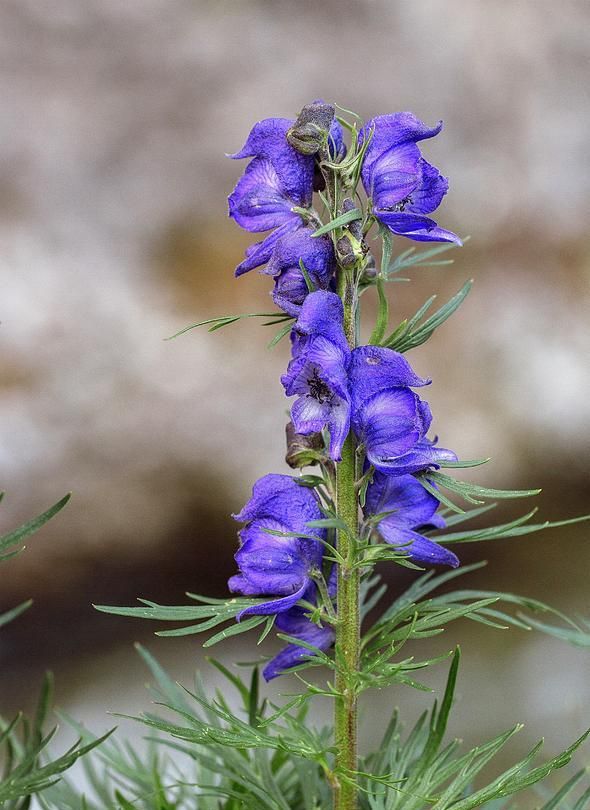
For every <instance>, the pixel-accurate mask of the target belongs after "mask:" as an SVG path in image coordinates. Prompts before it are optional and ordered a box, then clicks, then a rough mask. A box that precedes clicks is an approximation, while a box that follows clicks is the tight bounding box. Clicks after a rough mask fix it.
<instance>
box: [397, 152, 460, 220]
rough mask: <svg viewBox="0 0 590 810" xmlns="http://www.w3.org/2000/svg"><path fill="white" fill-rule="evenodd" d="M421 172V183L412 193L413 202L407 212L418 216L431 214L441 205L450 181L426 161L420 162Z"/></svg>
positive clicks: (411, 201)
mask: <svg viewBox="0 0 590 810" xmlns="http://www.w3.org/2000/svg"><path fill="white" fill-rule="evenodd" d="M420 171H421V179H420V183H419V184H418V186H417V188H416V189H415V190H414V191H413V192H412V194H411V200H409V202H408V205H407V206H406V209H405V210H407V211H413V212H415V213H418V214H430V212H431V211H434V210H435V209H437V208H438V206H439V205H440V204H441V202H442V198H443V197H444V196H445V194H446V193H447V191H448V190H449V181H448V179H447V178H446V177H443V176H442V174H441V173H440V172H439V170H438V169H437V168H436V167H435V166H432V165H431V164H430V163H427V162H426V161H425V160H424V159H422V160H421V161H420Z"/></svg>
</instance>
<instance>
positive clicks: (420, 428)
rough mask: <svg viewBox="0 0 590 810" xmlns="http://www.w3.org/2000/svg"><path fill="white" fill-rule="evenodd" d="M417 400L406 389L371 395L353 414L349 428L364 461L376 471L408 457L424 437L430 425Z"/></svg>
mask: <svg viewBox="0 0 590 810" xmlns="http://www.w3.org/2000/svg"><path fill="white" fill-rule="evenodd" d="M421 405H422V403H421V401H420V399H419V398H418V397H417V396H416V394H414V392H413V391H410V390H409V389H407V388H391V389H389V390H387V391H382V392H381V393H379V394H375V395H374V396H373V397H371V398H370V399H369V400H368V401H366V402H365V403H364V404H363V406H362V407H361V408H360V409H358V410H355V411H353V427H354V430H355V432H356V434H357V437H358V438H359V440H360V441H362V442H364V444H365V446H366V452H367V458H368V460H369V462H370V463H371V464H373V466H374V467H376V468H377V469H385V470H386V469H387V463H388V462H389V461H390V460H392V459H396V458H398V457H399V456H403V455H404V454H405V453H408V452H409V451H410V450H411V449H412V448H413V447H414V445H415V444H416V443H417V442H418V441H419V440H420V439H422V438H423V437H424V435H425V433H426V432H427V431H428V428H429V426H430V423H429V422H427V421H425V419H424V415H425V412H424V409H423V408H422V407H421Z"/></svg>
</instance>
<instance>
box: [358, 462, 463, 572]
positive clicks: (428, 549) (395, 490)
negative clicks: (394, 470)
mask: <svg viewBox="0 0 590 810" xmlns="http://www.w3.org/2000/svg"><path fill="white" fill-rule="evenodd" d="M438 507H439V502H438V500H437V499H436V498H435V497H434V495H431V494H430V493H429V492H427V491H426V490H425V489H424V487H423V486H422V484H420V482H419V481H417V480H416V479H415V478H414V477H413V476H412V475H401V476H392V475H384V474H383V473H380V472H376V473H375V475H374V478H373V481H372V483H371V484H370V485H369V487H368V489H367V499H366V503H365V509H364V512H365V516H367V517H368V516H369V515H379V514H382V513H383V512H390V511H391V512H392V514H390V515H387V516H386V517H384V518H383V519H382V520H381V521H380V522H379V525H378V531H379V533H380V534H381V536H382V538H383V539H384V540H385V542H386V543H390V544H391V545H393V546H399V547H400V551H401V552H403V553H404V554H407V555H408V557H409V559H410V560H413V561H414V562H417V563H423V564H425V565H450V566H451V567H452V568H456V567H457V566H458V565H459V560H458V558H457V557H456V555H455V554H453V553H452V552H451V551H448V549H446V548H443V547H442V546H440V545H439V544H438V543H436V542H435V541H434V540H431V539H429V538H428V537H424V535H422V534H420V533H419V531H417V530H419V529H420V528H425V527H436V528H439V529H442V528H444V526H445V521H444V520H443V518H442V517H440V515H437V514H436V510H437V509H438Z"/></svg>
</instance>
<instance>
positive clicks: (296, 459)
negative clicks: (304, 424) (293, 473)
mask: <svg viewBox="0 0 590 810" xmlns="http://www.w3.org/2000/svg"><path fill="white" fill-rule="evenodd" d="M285 433H286V438H287V455H286V456H285V461H286V462H287V464H288V465H289V467H291V468H292V469H294V470H295V469H297V468H298V467H311V466H313V465H314V464H317V463H318V462H317V455H318V453H321V452H322V450H323V449H324V440H323V439H322V434H321V433H310V434H309V436H303V435H302V434H301V433H296V432H295V426H294V425H293V422H288V424H287V426H286V428H285Z"/></svg>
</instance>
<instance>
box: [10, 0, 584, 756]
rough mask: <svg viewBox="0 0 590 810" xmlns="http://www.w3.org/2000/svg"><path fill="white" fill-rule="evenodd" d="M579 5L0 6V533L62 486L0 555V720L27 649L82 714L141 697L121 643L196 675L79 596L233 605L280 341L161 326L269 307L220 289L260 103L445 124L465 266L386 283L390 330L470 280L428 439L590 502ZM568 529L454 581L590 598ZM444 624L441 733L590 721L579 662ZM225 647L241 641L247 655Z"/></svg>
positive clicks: (276, 402)
mask: <svg viewBox="0 0 590 810" xmlns="http://www.w3.org/2000/svg"><path fill="white" fill-rule="evenodd" d="M589 23H590V7H589V6H588V3H587V2H585V0H579V2H576V0H562V2H561V3H560V5H559V12H558V13H557V12H556V10H555V7H554V5H553V4H551V3H549V2H548V0H547V2H545V0H540V2H534V1H533V0H510V2H509V0H488V2H486V3H473V2H468V0H445V2H443V0H422V2H420V3H409V2H395V0H374V1H373V2H371V1H370V0H364V1H363V0H346V2H344V1H343V0H326V1H325V2H320V3H317V2H314V3H312V2H307V1H306V0H300V2H298V3H296V4H294V3H292V2H286V0H285V1H284V2H283V1H281V0H272V1H271V0H267V1H264V0H258V1H257V2H256V1H255V0H242V2H239V3H236V2H229V0H228V1H226V2H224V1H223V0H216V1H215V0H141V2H138V0H53V2H52V3H50V4H47V3H42V2H35V0H4V2H3V3H2V4H1V5H0V273H1V295H0V320H1V321H2V323H1V326H0V339H1V342H2V352H1V356H0V476H1V485H2V489H5V490H7V495H6V498H5V501H4V504H3V505H2V511H1V513H0V517H1V525H2V528H3V529H4V530H8V529H10V528H13V527H14V526H16V525H18V524H19V522H24V521H25V520H27V519H29V518H30V517H32V516H33V515H34V514H38V513H39V512H41V511H42V510H43V509H45V508H46V507H47V506H49V505H50V504H51V503H53V502H54V501H56V500H58V498H59V497H61V496H62V495H63V494H64V492H66V491H68V490H73V493H74V496H73V499H72V501H71V503H70V505H69V506H68V507H67V509H66V510H65V511H64V512H63V513H62V514H60V515H59V517H58V518H56V519H55V520H54V521H52V522H51V523H50V524H49V525H48V526H47V527H46V528H44V529H43V531H42V533H41V534H39V535H38V536H36V537H35V538H33V539H32V540H31V541H30V543H29V548H28V550H27V551H26V552H25V554H24V555H22V556H21V557H19V558H18V559H17V560H15V561H13V562H11V563H9V564H8V565H6V566H3V568H2V572H1V576H2V579H1V587H0V609H2V608H8V607H10V606H13V605H14V604H16V603H17V602H18V601H19V600H24V599H25V598H27V597H29V596H33V597H34V599H35V604H34V606H33V607H32V609H31V610H29V611H28V612H27V613H26V614H25V615H24V616H23V617H21V618H20V619H19V620H18V621H17V622H15V623H14V624H12V625H11V626H10V627H7V628H6V629H3V631H2V634H1V636H0V696H1V706H0V711H1V712H2V713H5V714H9V713H10V712H12V711H13V710H14V709H15V708H17V707H21V706H28V705H30V702H31V698H32V695H33V694H34V693H35V692H36V690H37V687H38V685H39V682H40V679H41V676H42V673H43V671H44V670H45V669H46V668H51V669H52V670H53V671H54V672H55V674H56V677H57V684H58V698H59V702H60V704H61V705H62V706H64V707H65V708H66V709H67V710H68V711H70V712H71V713H72V714H74V715H75V716H77V717H79V718H81V719H82V720H84V721H86V722H87V723H88V724H89V725H91V726H92V727H93V728H94V729H96V730H97V731H98V730H101V729H103V728H105V727H106V726H109V725H110V724H111V722H110V719H109V718H107V717H106V716H105V711H106V710H114V711H134V710H140V709H142V708H145V707H146V706H147V697H146V695H145V694H144V690H143V682H144V680H145V678H146V675H145V672H144V670H143V669H142V666H141V664H140V663H139V661H138V660H137V658H136V655H135V653H134V651H133V648H132V643H131V642H132V641H133V640H138V639H139V640H142V641H144V642H145V643H147V644H148V646H149V648H150V650H152V652H155V653H156V655H158V656H159V657H160V658H161V659H162V660H163V661H164V662H165V663H166V664H167V665H168V666H169V668H170V669H171V671H172V672H173V674H174V675H175V677H178V678H179V679H180V680H183V681H184V682H185V683H188V682H189V681H190V678H191V675H192V671H193V669H194V667H195V666H202V667H204V672H205V676H206V678H208V679H210V681H211V682H214V681H215V680H216V679H215V678H214V676H213V674H212V670H211V669H210V668H208V665H207V664H206V663H205V662H204V659H203V656H202V653H201V651H200V645H199V640H198V639H196V638H191V637H189V638H187V639H183V640H177V641H172V640H166V639H156V638H154V637H153V636H152V635H151V633H152V631H153V630H154V629H157V627H155V626H153V625H148V624H146V623H141V622H135V621H134V620H130V619H121V618H115V617H108V616H104V615H101V614H98V613H96V612H95V611H93V609H92V607H91V603H92V602H95V603H101V602H102V603H108V604H132V603H133V601H134V599H135V598H136V597H137V596H142V597H145V598H150V599H153V600H155V601H161V602H165V603H170V604H183V603H184V602H185V597H184V591H186V590H191V591H197V592H205V593H207V594H209V595H222V594H224V592H225V581H226V579H227V577H228V576H229V575H230V574H231V573H233V570H234V566H233V560H232V555H233V552H234V550H235V547H236V537H235V528H236V527H235V525H234V524H233V521H232V520H231V518H230V517H229V515H230V513H231V512H235V511H238V509H239V508H240V507H241V505H242V504H243V502H244V501H245V499H246V498H247V497H248V495H249V492H250V488H251V485H252V483H253V481H254V480H255V479H256V478H257V477H259V476H260V475H263V474H264V473H266V472H269V471H275V472H286V471H287V468H286V467H285V466H284V463H283V455H284V446H283V428H284V423H285V413H286V408H287V402H286V400H285V399H284V396H283V393H282V388H281V386H280V383H279V375H280V373H281V371H282V370H283V368H284V367H285V364H286V362H287V359H288V346H287V345H286V343H280V344H279V345H278V346H277V347H276V348H274V349H273V350H272V351H267V349H266V343H267V341H268V340H269V338H270V337H271V334H269V333H268V330H266V329H263V328H261V327H260V326H259V325H257V324H256V323H254V322H252V321H250V322H245V323H241V324H236V325H233V326H230V327H228V328H227V329H225V330H222V331H221V332H217V333H214V334H208V333H207V332H204V331H200V330H199V331H193V332H189V333H188V334H186V335H184V336H183V337H180V338H178V339H176V340H174V341H170V342H166V341H165V340H164V338H166V337H167V336H169V335H171V334H172V333H174V332H176V331H177V330H178V329H180V328H182V327H183V326H185V325H187V324H189V323H193V322H195V321H198V320H201V319H204V318H207V317H212V316H215V315H220V314H226V313H233V312H248V311H264V310H265V309H267V308H268V306H269V303H270V299H269V298H268V292H269V289H270V285H269V281H268V279H266V278H264V277H259V276H257V275H256V274H255V273H252V274H250V275H248V276H245V277H242V278H240V279H239V280H235V279H234V278H233V269H234V267H235V265H236V264H237V263H238V262H239V261H240V258H241V256H242V254H243V250H244V248H245V246H246V245H247V244H249V242H251V241H252V239H251V238H250V237H249V236H248V235H247V234H244V233H241V232H240V230H239V229H238V227H237V226H236V225H235V224H234V223H232V222H231V221H229V220H228V219H227V216H226V197H227V195H228V193H229V192H230V191H231V189H232V187H233V185H234V183H235V182H236V180H237V177H238V174H239V172H240V171H241V170H242V168H243V164H236V163H232V162H231V161H229V160H226V159H225V157H224V153H229V152H234V151H236V150H237V149H239V148H240V146H241V145H242V143H243V141H244V140H245V138H246V136H247V134H248V132H249V129H250V127H251V125H252V123H253V122H254V121H256V120H258V119H260V118H264V117H268V116H285V117H295V116H296V114H297V112H298V111H299V109H300V108H301V106H302V105H303V104H305V103H307V102H309V101H311V100H313V99H315V98H318V97H322V98H324V99H327V100H333V101H336V102H338V103H339V104H341V105H343V106H344V107H348V108H351V109H354V110H355V111H357V112H358V113H359V114H360V115H361V116H363V117H370V116H372V115H375V114H380V113H387V112H392V111H396V110H412V111H414V112H415V113H416V114H417V115H418V116H419V117H421V118H422V119H424V120H425V121H427V122H429V123H433V122H435V121H437V120H438V119H439V118H443V119H444V121H445V130H444V132H443V134H442V135H441V136H439V137H438V138H437V139H436V140H435V141H432V142H427V143H425V144H424V147H423V149H424V153H425V156H426V157H427V158H428V159H429V160H431V161H432V162H433V163H434V164H435V165H437V166H438V167H440V169H441V170H442V171H443V173H444V174H447V175H449V176H450V180H451V191H450V193H449V195H448V196H447V198H446V199H445V201H444V202H443V204H442V206H441V207H440V209H439V211H438V216H437V218H438V220H439V222H440V223H441V225H442V226H443V227H446V228H450V229H452V230H454V231H457V232H458V233H460V234H461V235H471V240H470V241H469V243H468V244H467V245H466V246H465V248H464V249H463V250H461V251H455V252H454V253H453V257H454V258H455V264H454V265H452V266H450V267H445V268H432V269H423V270H416V271H415V272H414V273H412V282H411V284H399V285H393V288H392V290H391V293H392V295H393V296H394V298H393V311H394V318H395V319H398V320H401V319H402V318H403V317H405V316H407V315H409V314H411V313H413V312H414V311H415V309H416V308H417V307H418V306H419V305H420V304H421V303H422V302H423V301H424V300H425V298H427V297H428V296H429V295H431V294H432V293H433V292H435V293H437V295H439V296H440V299H441V300H443V301H444V300H446V299H447V298H448V297H450V296H451V295H452V294H454V293H455V292H456V291H457V290H458V289H459V288H460V287H461V285H462V284H463V282H464V281H465V280H466V279H467V278H470V277H473V278H474V279H475V286H474V289H473V292H472V293H471V295H470V296H469V298H468V299H467V301H466V302H465V304H464V305H463V307H462V309H461V311H460V313H458V314H457V315H455V316H454V317H453V319H452V320H451V321H449V322H448V323H447V324H445V326H444V327H442V328H441V330H440V332H439V333H438V334H437V336H436V338H435V339H434V340H433V341H431V342H430V343H428V344H427V345H426V346H424V347H421V348H420V349H418V350H416V351H414V352H413V353H412V362H413V365H414V366H415V368H416V369H417V371H418V373H420V374H423V375H429V376H432V377H433V378H434V384H433V385H432V386H431V388H430V389H429V391H428V399H429V401H430V403H431V405H432V408H433V411H434V414H435V423H434V428H435V431H436V432H437V433H438V434H439V435H440V437H441V442H442V444H443V446H447V447H452V448H454V449H455V450H456V451H457V452H458V453H459V454H460V456H462V457H463V458H477V457H482V456H483V457H486V456H492V457H493V462H492V463H490V464H489V465H487V466H486V467H484V468H479V469H478V470H477V471H472V473H473V475H474V477H475V475H476V477H477V481H478V482H480V483H482V484H485V485H490V486H501V487H527V488H528V487H532V486H539V487H543V490H544V491H543V494H542V496H541V497H539V498H538V499H537V505H538V506H539V507H540V514H541V516H542V517H543V518H547V519H553V520H555V519H559V518H562V517H571V516H574V515H579V514H584V513H586V512H588V511H590V509H589V505H588V501H589V498H588V494H589V481H588V467H589V464H588V458H589V451H590V430H589V421H590V420H589V410H588V406H587V401H588V395H589V394H590V372H589V368H588V357H589V354H590V352H589V349H590V330H589V328H588V315H589V313H590V271H589V258H590V240H589V238H588V218H589V214H590V194H589V188H590V161H588V121H589V113H590V98H589V96H590V92H589V90H590V83H589V82H588V62H589V52H590V51H589V48H590V25H589ZM398 247H399V248H401V245H399V246H398ZM403 247H406V245H405V244H404V245H403ZM468 472H469V471H468ZM527 508H530V507H529V504H528V503H526V504H523V503H522V502H513V503H512V505H509V506H508V508H506V509H505V508H504V507H503V508H502V510H501V512H500V513H499V514H498V518H503V517H506V516H508V515H512V516H517V515H518V514H522V513H523V512H525V511H527ZM588 534H589V529H588V528H587V527H585V525H584V524H582V525H581V526H579V527H574V528H572V529H569V530H568V529H564V530H555V531H549V532H546V533H543V534H540V535H537V536H534V537H532V538H522V539H516V540H513V541H500V542H498V543H496V544H493V545H483V544H480V545H477V546H475V545H473V546H471V547H469V546H463V547H461V549H460V552H462V559H463V560H464V561H465V562H469V561H474V560H477V559H481V558H485V559H487V560H489V565H488V566H487V568H486V569H485V570H484V571H480V572H478V573H477V574H476V575H473V576H472V577H471V584H472V585H474V586H476V587H487V588H505V589H509V590H514V591H517V592H519V593H525V594H527V595H530V596H533V597H537V598H541V599H544V600H546V601H549V602H550V603H552V604H554V605H556V606H557V607H559V608H561V609H562V610H564V611H565V612H568V613H570V614H576V613H579V614H583V615H586V616H588V615H589V614H590V599H589V589H588V571H589V569H590V544H589V542H588V541H589V537H588ZM388 576H389V577H390V578H391V577H395V576H397V574H396V573H395V572H391V571H389V572H388ZM465 584H467V583H465ZM457 642H461V643H462V645H463V651H464V666H463V674H462V677H461V679H460V685H459V692H460V694H459V703H458V714H457V717H456V719H455V721H454V726H453V728H452V729H451V731H452V732H454V733H457V734H460V735H461V736H463V737H465V738H466V739H467V741H468V742H473V743H475V742H476V741H477V740H480V739H482V738H483V736H484V735H487V734H492V733H496V732H498V731H500V730H501V729H503V728H505V727H508V726H509V725H511V724H512V723H513V722H515V721H517V720H520V721H523V722H525V723H526V729H525V731H524V732H523V733H522V734H521V740H520V741H519V742H517V743H515V745H514V747H513V750H515V748H519V746H520V749H522V748H524V746H526V745H527V744H528V743H529V742H530V740H531V739H532V738H536V737H538V736H539V735H541V734H543V733H545V734H547V747H548V750H549V751H551V752H555V751H557V749H558V748H559V746H564V745H565V744H567V743H568V742H569V741H571V739H572V738H573V737H574V736H576V735H577V734H579V733H580V732H581V731H582V730H584V729H585V728H586V727H587V726H588V725H589V722H588V721H589V711H588V705H589V703H590V656H589V654H588V651H584V650H581V649H574V648H569V647H567V646H565V645H563V644H561V643H560V642H558V641H553V640H550V639H548V638H544V637H541V636H539V635H536V634H532V633H531V634H526V633H524V632H522V631H517V630H512V631H506V632H500V631H495V630H492V629H487V628H484V627H482V625H479V624H472V623H469V622H467V621H465V622H463V623H462V624H459V623H457V624H456V625H454V626H452V627H451V628H450V629H449V631H448V632H447V633H446V634H445V635H444V636H443V637H442V638H438V639H436V640H433V642H432V644H431V645H430V647H429V652H437V651H438V652H440V651H446V650H448V649H450V648H451V647H452V646H454V644H456V643H457ZM268 649H272V645H270V646H269V647H268ZM421 654H422V655H423V654H424V650H423V649H422V650H421ZM219 655H220V656H221V658H222V659H223V660H224V661H231V660H233V659H234V658H235V657H236V656H237V657H240V655H241V656H242V658H244V659H248V658H251V657H252V647H251V643H250V642H246V643H244V642H243V641H240V642H239V644H238V645H237V646H235V647H233V648H232V647H231V646H230V645H228V646H226V647H225V648H223V649H222V650H220V652H219ZM443 674H444V672H443V668H442V667H441V668H440V670H439V672H438V674H437V675H435V674H433V680H432V683H433V685H434V686H436V685H437V684H438V683H439V682H440V678H441V677H442V676H443ZM437 678H438V680H437ZM282 687H283V689H285V688H286V690H287V691H289V690H290V689H291V688H292V687H293V683H290V682H289V681H284V682H283V685H282ZM278 688H279V689H280V688H281V687H280V686H279V687H278ZM275 691H276V690H275ZM429 702H430V698H429V697H428V696H424V695H422V694H411V693H410V690H405V691H401V690H400V691H397V692H395V691H394V692H389V693H387V694H385V695H383V696H382V698H377V699H375V701H374V702H373V703H372V704H371V705H369V706H367V717H366V722H365V728H364V733H365V737H366V739H369V738H372V737H374V736H375V735H376V734H377V732H378V731H379V730H380V727H381V722H382V720H381V717H382V715H383V711H384V706H385V705H386V706H387V707H388V708H390V707H391V706H392V705H393V704H394V703H399V704H401V705H402V706H403V707H404V713H406V714H409V715H410V716H412V714H413V713H414V711H415V710H417V709H418V707H422V706H425V705H429ZM136 733H138V732H137V731H136ZM585 756H586V759H587V758H588V754H587V753H586V755H585Z"/></svg>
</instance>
